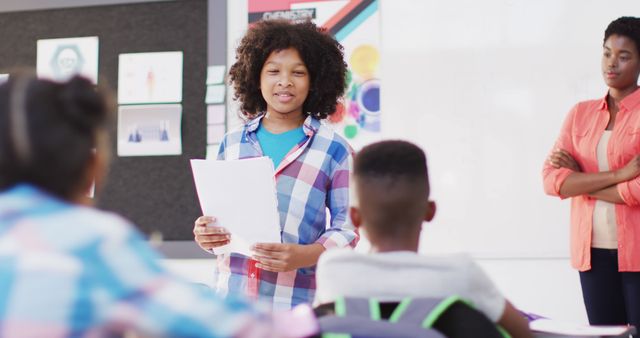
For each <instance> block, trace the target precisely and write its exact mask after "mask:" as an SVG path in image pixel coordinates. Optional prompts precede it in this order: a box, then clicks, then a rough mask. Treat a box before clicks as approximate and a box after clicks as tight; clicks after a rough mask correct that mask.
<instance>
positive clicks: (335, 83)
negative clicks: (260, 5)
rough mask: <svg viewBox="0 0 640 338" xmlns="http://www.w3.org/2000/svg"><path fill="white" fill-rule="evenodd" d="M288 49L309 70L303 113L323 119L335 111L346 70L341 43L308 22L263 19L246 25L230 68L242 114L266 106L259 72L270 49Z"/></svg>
mask: <svg viewBox="0 0 640 338" xmlns="http://www.w3.org/2000/svg"><path fill="white" fill-rule="evenodd" d="M287 48H294V49H296V50H297V51H298V53H300V57H301V58H302V61H303V62H304V64H305V66H306V67H307V69H308V70H309V76H310V90H309V95H308V96H307V99H306V100H305V102H304V105H303V107H302V108H303V112H305V113H306V114H309V115H312V116H314V117H316V118H318V119H324V118H327V117H328V116H329V115H331V114H333V112H334V111H335V109H336V103H337V101H338V99H339V98H340V97H341V96H342V94H343V93H344V90H345V85H346V84H345V81H346V72H347V65H346V64H345V62H344V59H343V52H342V46H341V45H340V43H339V42H338V41H336V40H335V39H334V38H333V37H332V36H331V35H329V34H328V33H327V32H326V31H325V30H323V29H321V28H318V27H316V25H314V24H313V23H311V22H309V21H306V22H301V23H293V22H290V21H287V20H265V21H260V22H257V23H255V24H254V25H253V26H252V27H251V28H249V31H248V32H247V34H246V35H245V36H244V38H243V39H242V41H241V42H240V46H238V49H237V50H236V62H235V63H234V64H233V66H231V68H230V70H229V80H230V84H232V85H233V89H234V90H235V95H234V99H235V100H238V101H240V102H241V107H240V108H241V114H242V115H243V117H245V118H249V119H250V118H254V117H256V116H258V115H260V114H261V113H263V112H264V111H265V110H266V109H267V103H266V102H265V100H264V98H263V97H262V94H261V92H260V72H261V70H262V67H263V65H264V63H265V61H266V60H267V58H268V57H269V55H270V54H271V53H272V52H274V51H279V50H283V49H287Z"/></svg>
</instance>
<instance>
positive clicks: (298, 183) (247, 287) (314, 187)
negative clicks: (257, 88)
mask: <svg viewBox="0 0 640 338" xmlns="http://www.w3.org/2000/svg"><path fill="white" fill-rule="evenodd" d="M261 119H262V117H258V118H255V119H253V120H250V121H248V122H247V123H246V124H245V125H244V126H243V127H242V128H240V129H239V130H236V131H232V132H230V133H228V134H227V135H225V137H224V139H223V141H222V144H221V145H220V151H219V153H218V160H238V159H245V158H252V157H261V156H264V154H263V152H262V149H261V148H260V144H259V143H258V139H257V137H256V131H257V129H258V127H259V125H260V121H261ZM303 129H304V133H305V135H306V137H305V138H304V139H303V140H302V141H301V142H300V143H299V144H298V145H296V146H295V147H294V148H293V149H291V151H290V152H289V153H288V154H287V155H286V156H285V158H284V159H283V160H282V162H281V163H280V165H279V166H278V168H276V190H277V193H278V212H279V214H280V226H281V229H282V243H295V244H313V243H319V244H322V245H323V246H324V247H325V248H326V249H330V248H334V247H346V246H351V247H354V246H355V245H356V243H357V242H358V235H357V233H356V232H355V229H354V228H353V225H352V224H351V223H350V221H349V218H348V209H349V171H350V166H351V160H352V150H351V147H350V146H349V144H348V143H347V142H346V141H345V140H344V139H343V138H342V137H340V136H339V135H338V134H336V133H335V132H334V131H333V130H331V129H330V128H329V127H327V126H325V125H323V124H322V123H321V122H320V121H319V120H317V119H315V118H313V117H307V119H306V120H305V121H304V124H303ZM238 207H239V208H240V207H242V206H238ZM249 208H250V206H249ZM327 209H328V210H329V213H330V215H331V222H330V224H329V226H328V227H327V219H326V217H327V212H326V211H327ZM253 262H254V261H252V260H251V259H250V258H249V257H247V256H244V255H240V254H237V253H231V254H223V255H220V256H218V264H217V269H216V272H215V277H216V282H215V285H216V289H217V291H218V292H219V293H220V294H223V295H225V294H234V293H241V294H247V293H249V295H250V296H257V297H258V298H259V299H261V300H266V301H269V302H272V303H273V306H274V308H275V309H287V308H290V307H293V306H295V305H297V304H300V303H309V302H311V301H312V300H313V297H314V294H315V289H316V281H315V276H316V273H315V270H316V267H315V266H312V267H308V268H302V269H298V270H294V271H289V272H281V273H276V272H270V271H264V270H260V271H258V270H257V269H256V268H255V265H254V264H253Z"/></svg>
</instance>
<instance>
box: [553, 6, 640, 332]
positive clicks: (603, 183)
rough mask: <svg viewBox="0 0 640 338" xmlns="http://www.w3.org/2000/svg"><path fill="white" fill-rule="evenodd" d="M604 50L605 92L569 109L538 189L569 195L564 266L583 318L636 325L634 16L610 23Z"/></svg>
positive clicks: (639, 219)
mask: <svg viewBox="0 0 640 338" xmlns="http://www.w3.org/2000/svg"><path fill="white" fill-rule="evenodd" d="M603 49H604V51H603V55H602V73H603V77H604V81H605V83H606V84H607V86H608V87H609V90H608V92H607V95H605V97H604V98H601V99H598V100H591V101H585V102H580V103H578V104H577V105H576V106H574V107H573V109H572V110H571V111H570V112H569V115H568V116H567V118H566V120H565V122H564V125H563V126H562V130H561V132H560V136H559V137H558V140H557V141H556V144H555V146H554V149H553V151H552V152H551V155H550V156H549V158H548V159H547V161H545V165H544V169H543V177H544V188H545V192H546V193H547V194H550V195H554V196H559V197H560V198H568V197H571V264H572V266H573V267H574V268H576V269H578V270H579V271H580V283H581V285H582V295H583V298H584V303H585V306H586V309H587V315H588V317H589V322H590V323H591V324H592V325H613V324H632V325H635V326H636V327H640V177H639V176H638V175H640V156H638V154H640V90H638V75H639V74H640V51H639V49H640V18H634V17H622V18H619V19H617V20H615V21H613V22H611V23H610V24H609V26H608V27H607V29H606V31H605V35H604V45H603Z"/></svg>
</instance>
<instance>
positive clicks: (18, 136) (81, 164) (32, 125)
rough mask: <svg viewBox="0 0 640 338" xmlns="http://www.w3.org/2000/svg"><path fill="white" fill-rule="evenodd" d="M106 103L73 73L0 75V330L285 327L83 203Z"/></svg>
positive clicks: (176, 331) (95, 173)
mask: <svg viewBox="0 0 640 338" xmlns="http://www.w3.org/2000/svg"><path fill="white" fill-rule="evenodd" d="M112 112H113V110H112V109H110V107H109V105H108V104H107V100H106V99H105V96H104V95H103V94H101V93H100V92H99V91H96V90H95V88H94V86H93V85H92V84H91V83H90V82H89V81H88V80H86V79H83V78H80V77H75V78H72V79H71V80H70V81H68V82H66V83H56V82H51V81H45V80H38V79H36V78H34V77H32V76H26V75H12V76H11V78H10V79H9V81H8V82H7V83H5V84H3V85H1V86H0V308H1V309H2V310H1V311H0V337H105V336H112V335H114V334H122V333H123V332H136V333H138V334H142V335H144V336H145V337H152V336H153V337H155V336H162V337H230V336H246V337H273V336H275V337H281V336H283V335H287V333H286V332H284V333H283V332H280V331H277V330H276V328H275V327H274V326H276V325H275V324H276V322H275V321H274V320H273V318H272V317H270V316H268V315H265V314H262V313H260V312H259V311H256V309H255V308H254V307H253V306H251V305H249V304H247V303H245V302H243V301H241V300H233V299H224V300H223V299H221V298H217V297H216V296H215V295H214V294H213V292H211V291H209V290H206V289H203V288H201V287H198V286H197V285H195V284H192V283H188V282H186V281H182V280H180V279H178V278H177V277H174V276H173V275H171V274H170V273H169V272H167V271H166V270H165V269H164V268H163V267H162V265H161V264H160V263H159V261H158V258H159V256H158V255H157V254H156V253H155V252H154V251H153V250H152V249H151V248H150V247H149V246H148V244H147V242H146V241H145V240H144V238H143V237H142V236H141V234H140V233H138V232H137V231H136V230H135V229H134V227H133V226H132V225H131V224H130V223H129V222H127V221H126V220H124V219H122V218H120V217H119V216H117V215H114V214H112V213H108V212H103V211H99V210H96V209H94V208H92V207H90V206H88V205H86V204H87V198H86V197H85V196H86V194H87V192H88V191H89V189H90V187H91V186H92V182H93V181H94V179H95V180H96V181H97V183H98V186H99V185H100V182H101V178H102V177H103V174H104V173H105V170H106V168H107V162H108V161H107V160H108V159H107V157H108V156H107V154H108V150H109V147H110V143H109V140H108V129H109V123H108V122H110V120H111V119H110V118H109V117H110V114H112ZM158 207H159V208H161V207H162V206H160V205H159V206H158ZM283 315H284V316H285V317H286V315H287V314H283ZM296 318H297V317H296ZM288 322H290V321H288ZM288 322H287V323H288ZM312 322H313V321H312ZM286 329H287V330H289V327H287V328H286ZM292 335H295V333H294V334H292Z"/></svg>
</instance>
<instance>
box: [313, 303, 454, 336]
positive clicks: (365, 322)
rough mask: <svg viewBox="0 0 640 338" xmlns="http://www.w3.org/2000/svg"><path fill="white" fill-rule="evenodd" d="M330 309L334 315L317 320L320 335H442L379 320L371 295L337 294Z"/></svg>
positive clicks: (413, 326)
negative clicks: (337, 296) (346, 296)
mask: <svg viewBox="0 0 640 338" xmlns="http://www.w3.org/2000/svg"><path fill="white" fill-rule="evenodd" d="M334 309H335V315H334V316H324V317H321V318H319V319H318V323H319V325H320V331H321V332H323V334H322V337H323V338H351V337H370V338H382V337H397V338H405V337H406V338H414V337H424V338H444V336H443V335H442V334H441V333H439V332H437V331H435V330H432V329H430V328H426V329H425V328H421V327H420V326H419V325H404V324H405V323H404V322H402V323H391V322H389V321H385V320H381V313H380V303H379V302H378V300H377V299H375V298H344V297H340V298H338V299H336V300H335V305H334Z"/></svg>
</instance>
